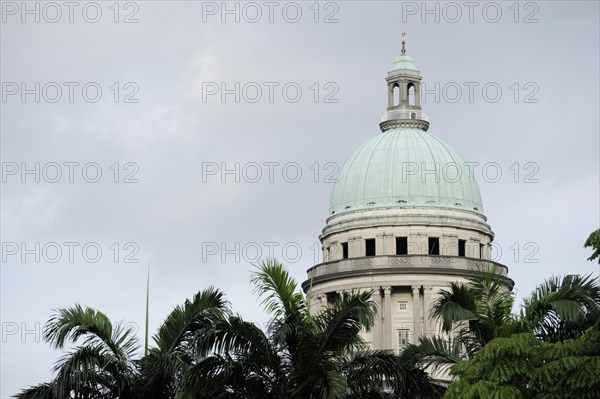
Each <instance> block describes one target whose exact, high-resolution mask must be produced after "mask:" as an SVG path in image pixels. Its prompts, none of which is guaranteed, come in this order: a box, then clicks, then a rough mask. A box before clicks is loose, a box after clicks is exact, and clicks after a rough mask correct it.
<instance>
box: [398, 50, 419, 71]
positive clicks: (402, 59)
mask: <svg viewBox="0 0 600 399" xmlns="http://www.w3.org/2000/svg"><path fill="white" fill-rule="evenodd" d="M400 69H403V70H409V71H415V72H419V70H418V69H417V67H416V66H415V63H414V62H413V60H412V58H411V57H410V56H408V55H404V54H403V55H400V56H398V57H397V58H396V61H394V67H393V68H392V69H391V71H397V70H400Z"/></svg>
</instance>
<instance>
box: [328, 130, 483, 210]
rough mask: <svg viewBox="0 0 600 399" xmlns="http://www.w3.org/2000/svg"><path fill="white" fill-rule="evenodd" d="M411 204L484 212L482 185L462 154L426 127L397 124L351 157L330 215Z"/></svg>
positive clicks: (334, 191)
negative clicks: (400, 125) (423, 128)
mask: <svg viewBox="0 0 600 399" xmlns="http://www.w3.org/2000/svg"><path fill="white" fill-rule="evenodd" d="M408 207H410V208H412V207H431V208H451V209H458V210H465V211H470V212H476V213H478V214H481V215H483V206H482V203H481V195H480V193H479V187H478V185H477V182H476V181H475V178H474V176H472V174H471V173H470V170H469V168H468V166H467V165H465V161H464V160H463V159H462V157H461V156H460V155H458V154H457V153H456V151H454V150H453V149H452V148H451V147H450V146H448V145H447V144H446V143H444V142H443V141H441V140H440V139H438V138H437V137H435V136H432V135H431V134H429V133H427V132H425V131H424V130H422V129H417V128H411V127H397V128H393V129H389V130H386V131H385V132H384V133H382V134H379V135H378V136H376V137H373V138H372V139H370V140H369V141H367V142H366V143H365V144H363V145H362V146H361V147H360V148H359V149H358V150H356V151H355V152H354V154H352V156H351V157H350V158H349V159H348V160H347V161H346V163H345V164H344V166H343V167H342V169H341V171H340V174H339V176H338V181H337V183H336V184H335V186H334V187H333V191H332V193H331V199H330V201H329V215H330V216H333V215H339V214H341V213H347V212H353V211H358V210H366V209H374V208H408Z"/></svg>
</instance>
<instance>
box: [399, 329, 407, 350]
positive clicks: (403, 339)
mask: <svg viewBox="0 0 600 399" xmlns="http://www.w3.org/2000/svg"><path fill="white" fill-rule="evenodd" d="M408 331H409V330H408V329H402V330H398V349H399V350H402V349H404V347H405V346H406V345H408V343H409V342H408Z"/></svg>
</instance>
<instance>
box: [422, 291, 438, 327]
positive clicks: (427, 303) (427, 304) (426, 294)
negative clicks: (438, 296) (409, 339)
mask: <svg viewBox="0 0 600 399" xmlns="http://www.w3.org/2000/svg"><path fill="white" fill-rule="evenodd" d="M432 300H433V286H431V285H426V286H423V304H424V314H423V321H424V323H423V329H424V330H423V335H426V336H428V337H431V336H432V335H435V332H434V327H435V323H434V322H433V321H432V320H431V319H430V318H429V309H431V302H432Z"/></svg>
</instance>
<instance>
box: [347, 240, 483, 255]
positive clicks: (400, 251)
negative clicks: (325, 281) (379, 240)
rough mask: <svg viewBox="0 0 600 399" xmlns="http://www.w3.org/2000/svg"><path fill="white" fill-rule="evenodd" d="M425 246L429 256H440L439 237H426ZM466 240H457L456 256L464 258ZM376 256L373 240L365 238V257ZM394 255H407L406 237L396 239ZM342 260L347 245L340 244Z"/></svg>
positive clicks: (480, 249) (481, 245) (481, 247)
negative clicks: (426, 245)
mask: <svg viewBox="0 0 600 399" xmlns="http://www.w3.org/2000/svg"><path fill="white" fill-rule="evenodd" d="M427 244H428V248H429V250H428V251H429V252H428V253H429V255H439V254H440V239H439V237H428V238H427ZM466 246H467V241H466V240H458V256H466ZM483 248H484V245H483V244H479V257H480V258H483ZM375 255H377V251H376V246H375V239H374V238H367V239H366V240H365V256H375ZM396 255H408V237H396ZM342 259H348V243H347V242H343V243H342Z"/></svg>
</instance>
